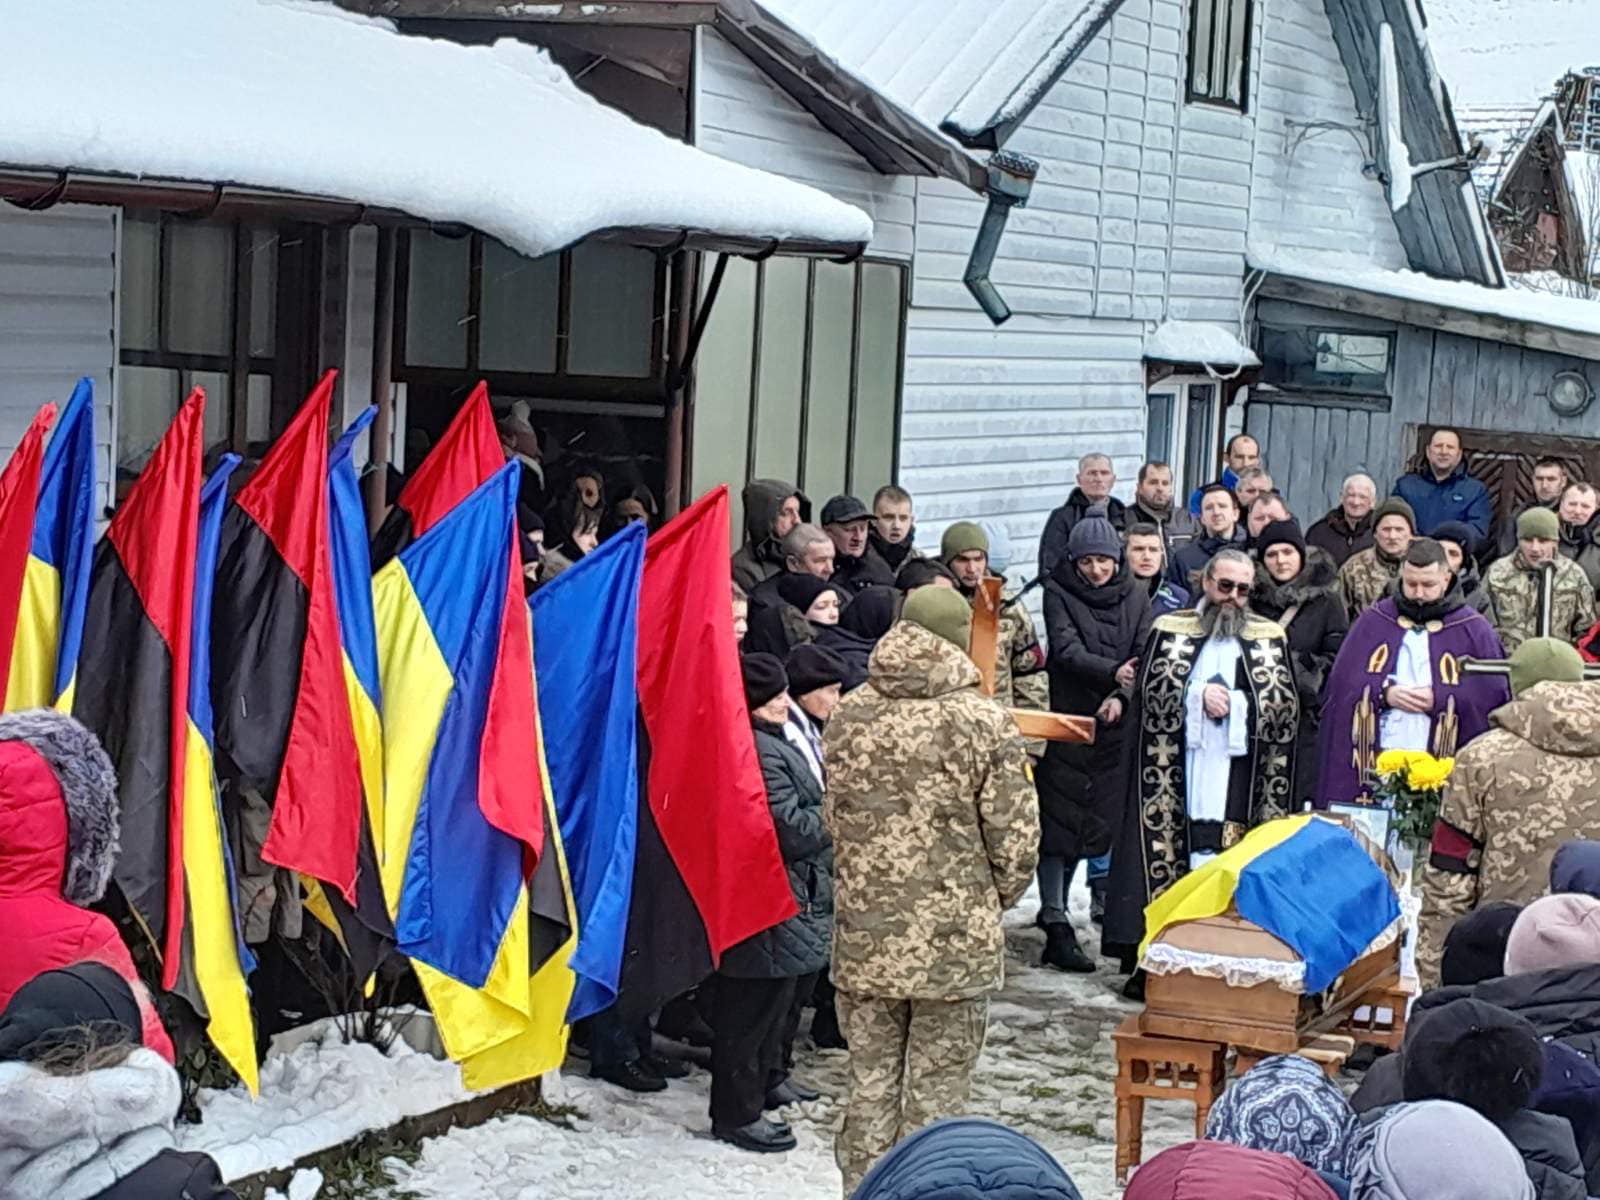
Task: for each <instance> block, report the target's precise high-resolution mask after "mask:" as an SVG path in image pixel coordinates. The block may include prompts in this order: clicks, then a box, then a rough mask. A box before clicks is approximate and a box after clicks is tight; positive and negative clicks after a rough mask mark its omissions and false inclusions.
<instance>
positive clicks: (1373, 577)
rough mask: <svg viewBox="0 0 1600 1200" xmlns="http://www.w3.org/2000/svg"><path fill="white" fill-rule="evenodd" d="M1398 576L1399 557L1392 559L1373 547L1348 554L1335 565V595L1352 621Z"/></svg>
mask: <svg viewBox="0 0 1600 1200" xmlns="http://www.w3.org/2000/svg"><path fill="white" fill-rule="evenodd" d="M1398 578H1400V559H1398V558H1396V559H1395V560H1394V561H1393V562H1391V561H1389V559H1388V558H1387V557H1385V556H1384V554H1383V552H1382V551H1381V550H1380V549H1379V548H1378V547H1377V546H1368V547H1367V548H1366V549H1365V550H1362V551H1359V552H1357V553H1355V554H1352V555H1351V556H1350V557H1349V559H1347V560H1346V561H1345V564H1344V566H1342V567H1340V568H1339V594H1340V595H1341V596H1342V597H1343V598H1344V610H1345V613H1346V614H1347V615H1348V616H1349V618H1350V620H1351V622H1352V623H1354V622H1355V620H1356V618H1357V617H1359V616H1360V615H1361V614H1362V613H1364V612H1366V611H1367V609H1369V608H1371V607H1372V606H1373V605H1374V604H1376V603H1377V602H1378V601H1379V600H1382V599H1383V598H1384V597H1385V596H1387V595H1388V594H1389V589H1390V588H1392V587H1393V586H1394V581H1395V580H1396V579H1398Z"/></svg>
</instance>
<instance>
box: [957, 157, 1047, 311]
mask: <svg viewBox="0 0 1600 1200" xmlns="http://www.w3.org/2000/svg"><path fill="white" fill-rule="evenodd" d="M988 171H989V178H988V182H987V183H986V184H985V185H984V189H983V191H984V195H985V196H987V197H988V199H989V205H988V207H987V208H985V209H984V210H983V221H982V222H981V223H980V224H979V225H978V240H977V241H975V242H973V243H972V254H971V255H970V256H969V257H968V259H967V269H966V273H965V274H963V275H962V277H961V282H962V283H964V284H966V285H967V291H969V292H971V293H972V298H973V299H974V300H976V301H977V302H978V307H979V308H981V309H983V311H984V314H985V315H986V316H987V317H988V318H989V320H991V321H993V322H994V323H995V324H996V325H1003V324H1005V322H1006V321H1008V320H1009V319H1010V318H1011V306H1010V305H1008V304H1007V303H1006V302H1005V299H1004V297H1002V296H1001V295H1000V290H999V289H998V288H996V287H995V286H994V283H993V282H992V281H991V280H990V279H989V271H990V269H991V268H992V267H993V266H994V256H995V253H996V252H997V251H998V250H999V249H1000V235H1001V234H1002V233H1004V232H1005V228H1006V220H1007V218H1009V217H1010V216H1011V210H1012V209H1013V208H1017V207H1019V206H1021V205H1024V204H1026V203H1027V202H1028V195H1029V193H1030V192H1032V191H1033V180H1034V177H1035V176H1036V175H1038V173H1039V164H1038V163H1037V162H1036V161H1035V160H1033V159H1031V158H1029V157H1027V155H1025V154H1017V153H1015V152H1014V151H1011V150H996V151H995V152H994V153H993V154H991V155H990V156H989V163H988Z"/></svg>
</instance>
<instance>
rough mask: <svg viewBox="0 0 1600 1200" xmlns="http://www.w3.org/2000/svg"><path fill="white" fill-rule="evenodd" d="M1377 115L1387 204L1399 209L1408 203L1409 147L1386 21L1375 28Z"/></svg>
mask: <svg viewBox="0 0 1600 1200" xmlns="http://www.w3.org/2000/svg"><path fill="white" fill-rule="evenodd" d="M1378 118H1379V121H1380V122H1381V126H1380V128H1379V130H1378V133H1379V137H1380V140H1381V141H1382V144H1383V173H1384V174H1385V175H1387V176H1388V177H1389V207H1390V209H1392V210H1393V211H1394V212H1399V211H1400V210H1401V209H1402V208H1404V207H1405V206H1406V205H1408V204H1410V203H1411V183H1412V171H1411V148H1410V147H1409V146H1407V145H1406V139H1405V133H1404V131H1403V130H1402V128H1401V125H1400V66H1399V63H1398V62H1397V61H1396V59H1395V54H1394V30H1393V29H1392V28H1390V26H1389V25H1388V24H1387V23H1385V24H1384V26H1383V28H1382V29H1380V30H1379V31H1378Z"/></svg>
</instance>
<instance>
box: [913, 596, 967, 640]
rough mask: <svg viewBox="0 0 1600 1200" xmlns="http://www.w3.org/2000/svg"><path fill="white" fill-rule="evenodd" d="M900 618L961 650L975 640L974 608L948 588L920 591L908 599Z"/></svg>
mask: <svg viewBox="0 0 1600 1200" xmlns="http://www.w3.org/2000/svg"><path fill="white" fill-rule="evenodd" d="M900 619H901V620H902V621H910V622H911V623H912V624H913V625H920V626H921V627H922V628H924V629H926V630H927V631H928V632H929V633H934V634H937V635H938V636H940V637H942V638H943V639H944V640H945V641H947V642H949V643H950V644H951V645H953V646H957V647H959V648H960V649H962V650H965V649H966V648H967V643H968V642H969V641H971V640H972V606H971V605H970V604H968V603H967V601H966V600H965V599H964V598H963V597H962V596H961V594H960V593H959V592H953V591H951V590H950V589H949V588H935V587H922V588H918V589H917V590H916V591H914V592H912V593H911V594H910V595H909V596H907V597H906V606H905V608H904V609H903V610H901V613H900Z"/></svg>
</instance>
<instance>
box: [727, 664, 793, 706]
mask: <svg viewBox="0 0 1600 1200" xmlns="http://www.w3.org/2000/svg"><path fill="white" fill-rule="evenodd" d="M739 667H740V670H741V671H742V672H743V673H744V702H745V704H746V705H747V706H748V707H749V709H750V711H751V712H754V711H755V710H756V709H758V708H760V707H761V706H762V705H763V704H765V703H767V702H768V701H769V700H772V699H775V698H776V697H777V696H778V695H779V694H780V693H783V692H786V691H788V690H789V677H788V676H787V675H785V674H784V671H783V659H781V658H779V657H778V656H777V655H776V654H765V653H756V654H746V655H745V656H744V657H742V658H741V659H740V660H739Z"/></svg>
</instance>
